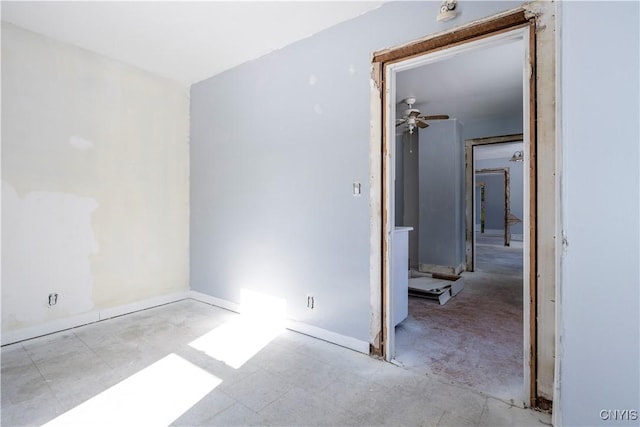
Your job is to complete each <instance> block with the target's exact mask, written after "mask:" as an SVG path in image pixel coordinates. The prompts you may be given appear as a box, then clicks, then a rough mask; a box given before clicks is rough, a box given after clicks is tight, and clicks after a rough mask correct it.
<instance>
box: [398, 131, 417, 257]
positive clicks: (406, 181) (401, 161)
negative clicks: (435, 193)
mask: <svg viewBox="0 0 640 427" xmlns="http://www.w3.org/2000/svg"><path fill="white" fill-rule="evenodd" d="M419 152H420V145H419V144H418V132H417V131H416V132H414V133H413V134H410V133H409V132H404V133H403V134H401V135H396V195H395V198H396V211H395V215H396V225H401V226H406V227H413V230H411V231H409V265H410V267H411V268H416V269H417V268H418V235H419V234H420V198H419V190H418V189H419V184H420V183H419V181H420V180H419V176H418V164H419V158H420V156H419ZM399 181H400V182H401V184H398V182H399Z"/></svg>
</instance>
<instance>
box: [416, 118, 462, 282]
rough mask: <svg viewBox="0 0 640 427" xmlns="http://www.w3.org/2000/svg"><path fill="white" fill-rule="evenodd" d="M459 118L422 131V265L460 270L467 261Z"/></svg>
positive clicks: (436, 123)
mask: <svg viewBox="0 0 640 427" xmlns="http://www.w3.org/2000/svg"><path fill="white" fill-rule="evenodd" d="M461 134H462V126H461V125H460V123H459V122H458V121H457V120H456V119H451V120H442V121H437V122H434V123H432V124H431V125H430V126H429V127H428V128H426V129H421V130H420V133H419V139H420V152H419V172H418V175H419V180H420V181H419V197H420V232H419V259H420V264H429V265H437V266H443V267H451V268H452V269H453V270H455V269H456V267H458V266H459V265H460V264H461V263H462V262H463V261H464V143H463V141H462V138H461Z"/></svg>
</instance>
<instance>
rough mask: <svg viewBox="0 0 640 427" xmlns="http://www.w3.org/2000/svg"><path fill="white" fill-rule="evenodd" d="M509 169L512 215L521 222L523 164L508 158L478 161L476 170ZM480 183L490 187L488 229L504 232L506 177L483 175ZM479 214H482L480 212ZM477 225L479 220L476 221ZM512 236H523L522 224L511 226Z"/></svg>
mask: <svg viewBox="0 0 640 427" xmlns="http://www.w3.org/2000/svg"><path fill="white" fill-rule="evenodd" d="M492 168H509V180H510V185H509V192H510V203H511V205H510V208H511V213H512V214H513V215H515V216H516V217H518V218H520V219H521V220H522V219H523V218H524V216H523V215H524V214H523V207H524V205H523V199H522V195H523V191H524V184H523V175H522V174H523V171H522V168H523V162H511V161H509V159H508V158H504V159H490V160H489V159H487V160H476V169H492ZM477 180H478V181H484V182H487V183H488V184H489V183H491V184H493V185H491V186H489V185H488V189H487V194H486V197H487V198H486V202H487V218H486V221H487V222H486V224H485V226H486V228H488V229H494V230H504V175H481V177H478V178H477ZM478 212H480V211H479V210H478ZM476 222H477V223H478V222H479V220H477V221H476ZM511 233H512V234H522V223H519V224H514V225H512V226H511Z"/></svg>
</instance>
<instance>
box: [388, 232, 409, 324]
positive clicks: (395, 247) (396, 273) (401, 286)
mask: <svg viewBox="0 0 640 427" xmlns="http://www.w3.org/2000/svg"><path fill="white" fill-rule="evenodd" d="M411 230H413V227H395V228H394V229H393V238H392V247H391V253H392V256H393V260H392V264H391V280H392V282H391V287H392V290H391V292H392V294H393V325H394V326H395V325H397V324H398V323H400V322H402V321H403V320H404V319H406V318H407V316H408V315H409V231H411Z"/></svg>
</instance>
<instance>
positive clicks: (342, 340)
mask: <svg viewBox="0 0 640 427" xmlns="http://www.w3.org/2000/svg"><path fill="white" fill-rule="evenodd" d="M189 295H190V297H191V298H193V299H194V300H196V301H200V302H204V303H207V304H211V305H215V306H217V307H220V308H224V309H227V310H230V311H233V312H236V313H239V312H240V305H239V304H237V303H234V302H230V301H226V300H223V299H220V298H216V297H212V296H210V295H206V294H203V293H201V292H197V291H189ZM285 327H286V328H287V329H289V330H292V331H295V332H300V333H301V334H305V335H309V336H311V337H314V338H318V339H321V340H323V341H328V342H330V343H333V344H337V345H339V346H342V347H346V348H349V349H351V350H355V351H358V352H360V353H365V354H369V343H368V342H366V341H360V340H358V339H355V338H352V337H348V336H346V335H342V334H338V333H336V332H332V331H329V330H327V329H323V328H319V327H317V326H313V325H309V324H306V323H303V322H299V321H297V320H292V319H287V320H286V321H285Z"/></svg>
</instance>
